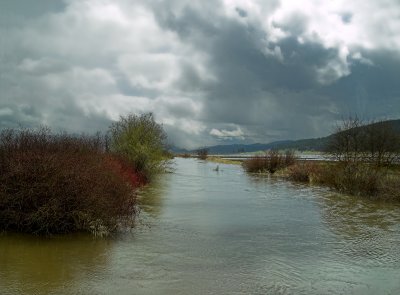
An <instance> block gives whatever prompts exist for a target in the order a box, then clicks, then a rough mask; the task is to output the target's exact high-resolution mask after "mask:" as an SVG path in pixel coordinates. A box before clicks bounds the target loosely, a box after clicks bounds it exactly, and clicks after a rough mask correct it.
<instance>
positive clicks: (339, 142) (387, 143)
mask: <svg viewBox="0 0 400 295" xmlns="http://www.w3.org/2000/svg"><path fill="white" fill-rule="evenodd" d="M327 151H328V152H329V153H330V154H332V155H333V157H334V158H335V159H336V160H338V161H340V162H344V163H357V162H368V163H371V164H374V165H375V166H377V167H380V166H387V165H390V164H392V163H393V162H394V161H395V160H396V159H398V158H399V156H400V136H399V134H398V133H396V131H395V130H394V129H393V126H392V125H391V123H390V122H389V121H378V122H373V121H372V122H370V123H369V124H365V123H363V122H362V121H361V120H360V119H358V118H357V117H354V118H352V117H350V118H348V119H345V120H343V121H342V123H341V125H339V126H338V127H337V128H336V132H335V133H334V134H333V135H332V136H331V140H330V142H329V145H328V149H327Z"/></svg>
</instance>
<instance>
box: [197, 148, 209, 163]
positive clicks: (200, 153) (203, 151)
mask: <svg viewBox="0 0 400 295" xmlns="http://www.w3.org/2000/svg"><path fill="white" fill-rule="evenodd" d="M197 156H198V157H199V159H201V160H205V159H207V156H208V149H206V148H202V149H198V150H197Z"/></svg>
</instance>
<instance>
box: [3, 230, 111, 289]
mask: <svg viewBox="0 0 400 295" xmlns="http://www.w3.org/2000/svg"><path fill="white" fill-rule="evenodd" d="M110 247H111V243H110V241H107V240H104V239H94V238H93V237H91V236H88V235H71V236H68V237H53V238H47V239H44V238H38V237H28V236H24V235H16V234H8V235H7V236H5V235H0V286H1V293H2V294H8V293H11V294H57V293H58V292H60V291H61V290H65V289H68V288H69V287H70V286H71V285H75V284H76V282H77V281H80V280H84V279H85V278H87V277H88V276H91V277H95V276H96V274H98V273H99V272H101V271H102V270H104V269H105V268H106V266H107V264H108V254H109V251H110Z"/></svg>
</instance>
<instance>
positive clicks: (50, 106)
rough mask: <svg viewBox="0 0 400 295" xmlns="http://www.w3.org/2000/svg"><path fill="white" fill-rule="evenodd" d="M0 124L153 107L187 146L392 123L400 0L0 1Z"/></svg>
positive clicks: (398, 95) (95, 124)
mask: <svg viewBox="0 0 400 295" xmlns="http://www.w3.org/2000/svg"><path fill="white" fill-rule="evenodd" d="M0 66H1V69H2V70H1V72H0V128H7V127H16V126H18V125H23V126H26V127H35V126H38V125H41V124H45V125H48V126H50V127H51V128H53V129H55V130H66V131H69V132H96V131H98V130H99V131H105V130H106V129H107V127H108V126H109V125H110V123H111V122H112V121H113V120H116V119H118V117H119V116H120V115H125V114H127V113H130V112H133V113H137V114H139V113H144V112H153V113H154V115H155V118H156V120H157V122H159V123H162V124H163V126H164V128H165V129H166V131H167V133H168V137H169V141H170V143H172V144H174V145H176V146H179V147H183V148H196V147H199V146H205V145H213V144H228V143H255V142H262V143H267V142H272V141H275V140H285V139H300V138H311V137H321V136H325V135H327V134H329V133H330V132H332V130H333V126H334V125H335V123H336V122H337V121H338V120H340V119H341V118H342V117H344V116H348V115H351V114H357V115H358V116H360V117H362V118H364V119H366V120H372V119H398V118H400V83H399V81H398V80H399V77H400V3H399V1H397V0H385V1H379V3H378V2H377V1H372V0H363V1H362V0H354V1H351V2H348V1H347V2H346V1H342V0H337V1H317V0H304V1H290V0H269V1H268V0H266V1H262V0H208V1H185V0H169V1H161V0H149V1H129V0H113V1H111V0H65V1H61V0H60V1H54V0H36V1H34V3H33V1H23V0H12V1H11V0H10V1H2V2H1V3H0Z"/></svg>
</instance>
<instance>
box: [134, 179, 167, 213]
mask: <svg viewBox="0 0 400 295" xmlns="http://www.w3.org/2000/svg"><path fill="white" fill-rule="evenodd" d="M170 179H171V173H165V174H163V175H161V176H160V177H159V178H158V179H157V180H156V181H155V182H153V183H152V184H151V186H147V187H145V188H144V189H143V190H142V191H141V192H140V193H139V206H140V209H141V210H143V211H144V212H146V213H148V214H150V215H151V216H152V217H158V216H160V215H161V213H162V210H163V205H164V198H165V192H166V191H167V190H168V188H169V183H170Z"/></svg>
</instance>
